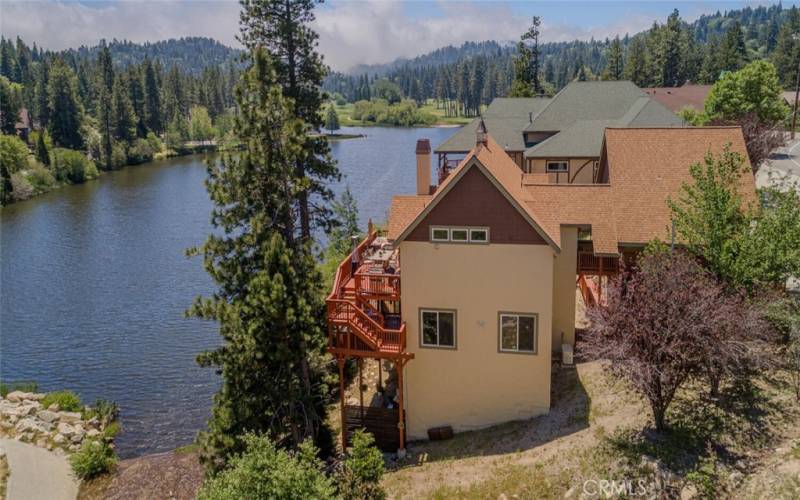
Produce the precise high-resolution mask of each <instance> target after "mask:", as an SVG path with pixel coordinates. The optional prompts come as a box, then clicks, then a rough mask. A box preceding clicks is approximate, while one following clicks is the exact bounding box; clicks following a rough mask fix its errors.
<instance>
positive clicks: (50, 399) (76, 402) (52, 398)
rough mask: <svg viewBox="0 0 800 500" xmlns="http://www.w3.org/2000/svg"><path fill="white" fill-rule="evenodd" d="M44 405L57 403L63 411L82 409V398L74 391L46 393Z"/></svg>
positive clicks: (45, 406) (46, 406)
mask: <svg viewBox="0 0 800 500" xmlns="http://www.w3.org/2000/svg"><path fill="white" fill-rule="evenodd" d="M41 403H42V407H44V408H48V407H49V406H50V405H51V404H54V403H55V404H57V405H58V407H59V408H60V409H61V410H62V411H80V410H81V398H79V397H78V395H77V394H75V393H74V392H72V391H55V392H48V393H47V394H45V396H44V399H42V401H41Z"/></svg>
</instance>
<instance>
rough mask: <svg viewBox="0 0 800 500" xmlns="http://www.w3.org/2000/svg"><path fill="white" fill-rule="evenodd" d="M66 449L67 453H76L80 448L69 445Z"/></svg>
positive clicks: (75, 445)
mask: <svg viewBox="0 0 800 500" xmlns="http://www.w3.org/2000/svg"><path fill="white" fill-rule="evenodd" d="M67 449H68V450H69V451H71V452H76V451H78V450H79V449H80V446H78V445H77V444H71V445H69V448H67Z"/></svg>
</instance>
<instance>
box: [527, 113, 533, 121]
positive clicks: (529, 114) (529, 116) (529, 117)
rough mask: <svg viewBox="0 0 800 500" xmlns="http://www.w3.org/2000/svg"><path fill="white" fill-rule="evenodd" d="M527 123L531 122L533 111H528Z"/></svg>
mask: <svg viewBox="0 0 800 500" xmlns="http://www.w3.org/2000/svg"><path fill="white" fill-rule="evenodd" d="M528 123H533V111H528Z"/></svg>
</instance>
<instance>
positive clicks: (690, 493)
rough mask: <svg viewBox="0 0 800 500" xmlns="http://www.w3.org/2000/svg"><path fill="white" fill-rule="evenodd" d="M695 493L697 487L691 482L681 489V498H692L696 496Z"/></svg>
mask: <svg viewBox="0 0 800 500" xmlns="http://www.w3.org/2000/svg"><path fill="white" fill-rule="evenodd" d="M697 495H698V491H697V488H696V487H695V486H694V485H693V484H687V485H686V486H684V487H683V489H682V490H681V500H692V499H693V498H697Z"/></svg>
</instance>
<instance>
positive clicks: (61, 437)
mask: <svg viewBox="0 0 800 500" xmlns="http://www.w3.org/2000/svg"><path fill="white" fill-rule="evenodd" d="M44 398H45V394H40V393H33V392H21V391H14V392H10V393H8V395H7V396H6V397H5V398H0V438H9V439H16V440H18V441H22V442H26V443H29V444H33V445H35V446H37V447H40V448H44V449H47V450H50V451H53V452H54V453H56V454H59V455H65V454H70V453H73V452H76V451H78V450H79V449H80V447H81V444H83V442H84V441H85V440H88V439H95V440H96V439H100V438H104V437H105V436H104V432H103V431H104V430H105V427H104V424H103V422H101V421H100V419H98V418H97V417H96V416H91V417H89V418H86V417H87V416H88V415H89V414H90V411H83V412H72V411H62V410H61V409H60V408H59V406H58V404H52V405H50V406H49V407H47V408H45V407H44V406H43V405H42V403H41V401H42V400H43V399H44ZM85 410H90V409H89V408H88V407H86V408H85ZM112 446H113V445H112Z"/></svg>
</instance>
